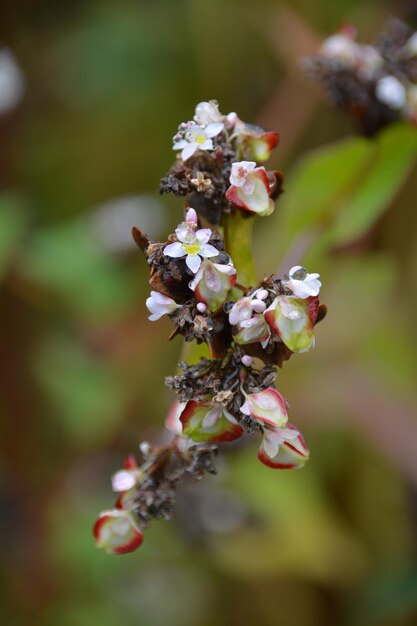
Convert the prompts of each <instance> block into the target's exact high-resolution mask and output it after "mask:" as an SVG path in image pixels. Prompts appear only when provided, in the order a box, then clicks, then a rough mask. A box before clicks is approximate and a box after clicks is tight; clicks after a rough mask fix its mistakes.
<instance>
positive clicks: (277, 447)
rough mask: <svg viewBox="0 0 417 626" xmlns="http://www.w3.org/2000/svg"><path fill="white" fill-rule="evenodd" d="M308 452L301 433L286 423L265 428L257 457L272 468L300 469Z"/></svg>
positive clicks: (307, 456)
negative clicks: (279, 426) (282, 425)
mask: <svg viewBox="0 0 417 626" xmlns="http://www.w3.org/2000/svg"><path fill="white" fill-rule="evenodd" d="M309 454H310V453H309V450H308V448H307V445H306V442H305V441H304V439H303V436H302V434H301V433H300V432H299V431H298V430H297V429H296V428H294V426H291V424H287V426H286V427H285V428H271V429H267V430H265V432H264V436H263V440H262V445H261V448H260V450H259V454H258V459H259V460H260V461H261V462H262V463H263V464H264V465H267V466H268V467H272V468H273V469H300V468H301V467H303V465H304V464H305V463H306V462H307V461H308V458H309Z"/></svg>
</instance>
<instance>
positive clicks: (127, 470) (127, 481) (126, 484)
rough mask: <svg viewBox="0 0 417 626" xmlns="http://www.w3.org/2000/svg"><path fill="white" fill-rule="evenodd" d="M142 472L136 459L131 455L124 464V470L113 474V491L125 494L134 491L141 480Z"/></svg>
mask: <svg viewBox="0 0 417 626" xmlns="http://www.w3.org/2000/svg"><path fill="white" fill-rule="evenodd" d="M141 477H142V472H141V470H140V469H139V468H138V465H137V463H136V459H135V458H134V457H133V456H132V455H130V456H128V457H127V458H126V459H125V461H124V464H123V469H121V470H119V471H118V472H116V473H115V474H113V476H112V479H111V483H112V488H113V491H118V492H119V493H123V492H125V491H128V490H129V489H132V487H134V486H135V485H136V484H137V483H138V482H139V481H140V479H141Z"/></svg>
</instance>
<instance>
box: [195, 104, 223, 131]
mask: <svg viewBox="0 0 417 626" xmlns="http://www.w3.org/2000/svg"><path fill="white" fill-rule="evenodd" d="M194 120H195V121H196V122H197V124H200V125H201V126H204V125H205V124H217V123H219V122H220V123H223V120H224V115H222V114H221V113H220V111H219V103H218V102H217V100H209V101H208V102H200V103H199V104H197V106H196V108H195V115H194Z"/></svg>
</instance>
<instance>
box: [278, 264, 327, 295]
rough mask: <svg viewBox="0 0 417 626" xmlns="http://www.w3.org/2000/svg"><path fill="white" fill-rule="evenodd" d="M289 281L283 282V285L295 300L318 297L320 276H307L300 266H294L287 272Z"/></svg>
mask: <svg viewBox="0 0 417 626" xmlns="http://www.w3.org/2000/svg"><path fill="white" fill-rule="evenodd" d="M288 276H289V280H284V281H283V284H284V285H285V286H286V287H288V288H289V289H291V291H292V292H293V294H294V295H295V296H297V298H302V299H304V298H309V297H310V296H318V295H319V293H320V287H321V282H320V281H319V277H320V274H308V273H307V272H306V270H305V269H304V267H302V266H301V265H294V267H292V268H291V269H290V271H289V272H288Z"/></svg>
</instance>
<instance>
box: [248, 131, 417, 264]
mask: <svg viewBox="0 0 417 626" xmlns="http://www.w3.org/2000/svg"><path fill="white" fill-rule="evenodd" d="M416 156H417V131H416V129H415V128H414V127H412V126H410V125H409V124H396V125H392V126H390V127H389V128H387V129H386V130H384V131H383V132H381V133H380V134H379V135H378V137H377V138H376V139H374V140H369V139H364V138H353V139H348V140H343V141H341V142H338V143H336V144H334V145H331V146H326V147H325V148H321V149H319V150H315V151H314V152H312V153H310V154H309V155H308V156H306V157H304V158H303V159H302V160H301V161H299V163H298V164H297V165H296V166H295V168H294V169H293V171H292V172H291V173H290V174H289V176H288V177H287V180H286V184H285V194H284V196H283V197H282V200H280V201H279V202H278V205H277V209H276V212H275V215H274V216H273V218H272V220H275V225H274V223H272V224H271V222H270V223H269V229H268V231H265V230H263V231H261V236H260V238H259V239H260V241H261V242H262V243H261V246H262V248H261V259H262V262H265V261H266V262H267V263H268V264H271V262H272V263H274V264H275V263H276V262H277V258H276V252H275V251H276V250H277V249H278V250H280V254H281V255H285V254H288V252H289V250H291V249H295V250H296V252H297V254H298V255H299V256H298V258H297V259H296V260H295V261H294V259H293V258H292V255H291V263H292V264H294V262H300V261H301V260H302V258H303V256H304V255H305V254H306V252H307V250H309V249H310V248H311V247H312V248H313V249H314V250H315V251H316V253H317V251H318V252H320V253H321V254H323V253H325V252H326V251H328V250H329V249H331V248H333V247H335V246H340V245H345V244H347V243H349V242H351V241H354V240H356V239H358V238H360V237H362V236H363V235H364V234H366V233H367V232H368V231H369V229H370V228H372V226H373V225H374V224H375V222H376V221H377V220H378V219H379V217H380V216H381V215H382V214H383V212H384V211H385V210H386V209H387V208H388V207H389V205H390V204H391V202H392V200H393V198H394V197H395V194H396V193H397V192H398V190H399V189H400V187H401V186H402V185H403V184H404V182H405V180H406V178H407V176H408V175H409V173H410V170H411V168H412V166H413V164H414V162H415V159H416ZM272 220H271V221H272ZM271 252H272V254H274V258H272V259H271V256H272V255H271Z"/></svg>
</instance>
